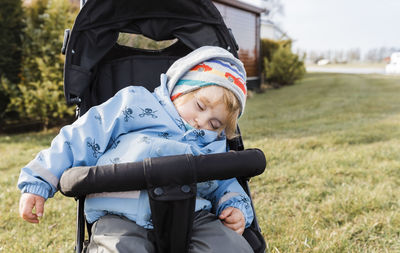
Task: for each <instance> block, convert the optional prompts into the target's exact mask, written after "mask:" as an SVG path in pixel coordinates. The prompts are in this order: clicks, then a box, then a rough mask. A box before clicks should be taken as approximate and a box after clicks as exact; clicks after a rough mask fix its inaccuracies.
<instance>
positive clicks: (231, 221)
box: [219, 207, 246, 235]
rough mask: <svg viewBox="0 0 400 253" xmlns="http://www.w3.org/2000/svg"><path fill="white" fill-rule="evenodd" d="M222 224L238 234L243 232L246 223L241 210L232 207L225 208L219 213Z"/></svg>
mask: <svg viewBox="0 0 400 253" xmlns="http://www.w3.org/2000/svg"><path fill="white" fill-rule="evenodd" d="M219 219H220V220H222V224H224V225H225V226H227V227H228V228H230V229H232V230H233V231H235V232H236V233H238V234H239V235H241V234H243V232H244V227H245V225H246V222H245V219H244V215H243V213H242V211H240V210H239V209H237V208H234V207H228V208H225V209H224V210H223V211H222V212H221V214H220V215H219Z"/></svg>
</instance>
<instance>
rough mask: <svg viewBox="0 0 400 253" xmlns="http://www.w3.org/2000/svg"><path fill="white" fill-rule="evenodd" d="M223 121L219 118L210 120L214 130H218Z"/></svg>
mask: <svg viewBox="0 0 400 253" xmlns="http://www.w3.org/2000/svg"><path fill="white" fill-rule="evenodd" d="M221 125H222V124H221V122H219V120H211V121H210V126H211V128H212V129H214V130H218V129H219V128H220V127H221Z"/></svg>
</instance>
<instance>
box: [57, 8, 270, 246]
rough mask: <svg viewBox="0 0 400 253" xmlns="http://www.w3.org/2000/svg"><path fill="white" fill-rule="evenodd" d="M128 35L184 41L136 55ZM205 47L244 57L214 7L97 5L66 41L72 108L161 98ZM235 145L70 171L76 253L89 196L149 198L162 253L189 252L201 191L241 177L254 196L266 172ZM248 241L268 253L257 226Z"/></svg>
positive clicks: (257, 156)
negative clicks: (141, 89) (134, 89)
mask: <svg viewBox="0 0 400 253" xmlns="http://www.w3.org/2000/svg"><path fill="white" fill-rule="evenodd" d="M120 32H125V33H133V34H143V35H144V36H146V37H148V38H150V39H153V40H155V41H161V40H171V39H175V38H176V39H177V42H175V43H174V44H173V45H171V46H169V47H167V48H164V49H161V50H143V49H138V48H131V47H127V46H122V45H119V44H117V43H116V42H117V38H118V35H119V33H120ZM205 45H212V46H220V47H223V48H225V49H227V50H228V51H230V52H231V53H232V54H233V55H235V56H236V57H237V51H238V46H237V44H236V42H235V39H234V37H233V35H232V33H231V32H230V31H229V29H228V28H227V27H226V26H225V24H224V21H223V19H222V17H221V15H220V13H219V12H218V10H217V9H216V8H215V6H214V5H213V4H212V2H211V0H191V1H188V0H169V1H162V0H146V1H139V0H135V1H133V0H90V1H88V2H87V3H86V4H85V5H84V6H83V8H82V9H81V11H80V13H79V15H78V17H77V19H76V21H75V24H74V27H73V29H72V31H71V32H70V31H68V30H67V31H66V33H65V36H64V45H63V49H62V50H63V53H65V55H66V60H65V67H64V91H65V97H66V100H67V103H68V104H70V105H71V104H76V105H77V114H78V116H79V115H83V114H84V113H85V112H86V111H87V110H88V109H89V108H90V107H92V106H95V105H98V104H100V103H102V102H104V101H106V100H107V99H108V98H110V97H112V96H113V95H114V94H115V93H116V92H117V91H118V90H120V89H122V88H124V87H125V86H127V85H131V84H135V85H141V86H145V87H146V88H147V89H148V90H153V89H154V88H155V87H156V86H157V85H158V83H159V80H158V78H159V76H160V74H161V73H165V72H166V70H167V69H168V68H169V66H170V65H171V64H172V63H173V62H174V61H175V60H177V59H179V58H180V57H183V56H185V55H186V54H188V53H189V52H191V51H192V50H194V49H196V48H199V47H201V46H205ZM149 70H151V71H149ZM124 85H125V86H124ZM238 130H239V129H238ZM228 145H229V148H230V150H236V151H237V152H228V153H224V154H213V155H202V156H196V157H194V156H189V155H178V156H170V157H160V158H148V159H146V160H144V161H143V162H135V163H128V164H117V165H109V166H92V167H79V168H72V169H70V170H68V171H66V172H65V173H64V174H63V176H62V178H61V180H60V185H59V188H60V191H61V192H62V193H63V194H64V195H66V196H69V197H75V198H76V199H77V200H78V207H77V209H78V214H77V240H76V248H75V250H76V252H82V249H83V244H84V238H85V223H86V222H85V217H84V212H83V210H84V208H83V205H84V199H85V195H87V194H89V193H96V192H104V191H110V192H112V191H127V190H142V189H147V190H148V193H149V197H150V206H151V212H152V221H153V225H154V237H155V241H156V245H157V249H158V252H159V253H165V252H171V253H172V252H174V253H175V252H178V253H180V252H187V249H188V245H189V241H190V231H191V227H192V222H193V218H194V215H193V213H194V212H193V211H194V203H195V197H196V183H197V182H203V181H208V180H214V179H227V178H232V177H237V178H238V180H239V182H240V184H241V185H242V186H243V188H244V189H245V191H246V192H247V193H248V195H249V196H250V191H249V187H248V179H249V178H250V177H252V176H255V175H258V174H261V173H262V172H263V171H264V169H265V166H266V161H265V157H264V154H263V153H262V152H261V151H260V150H257V149H254V150H244V147H243V143H242V140H241V138H236V139H234V140H233V141H229V143H228ZM248 161H251V163H249V162H248ZM165 168H167V169H165ZM171 175H174V177H173V178H172V177H171ZM177 175H179V176H178V177H177ZM86 225H87V226H88V229H87V230H88V232H89V234H90V225H89V224H86ZM243 236H244V237H245V238H246V240H247V241H248V242H249V244H250V245H251V246H252V248H253V249H254V252H264V251H265V241H264V239H263V237H262V235H261V232H260V228H259V225H258V223H257V219H256V218H255V219H254V221H253V223H252V225H251V227H249V228H247V229H246V230H245V232H244V234H243ZM89 238H90V236H89Z"/></svg>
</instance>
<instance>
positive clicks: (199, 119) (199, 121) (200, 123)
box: [196, 116, 207, 129]
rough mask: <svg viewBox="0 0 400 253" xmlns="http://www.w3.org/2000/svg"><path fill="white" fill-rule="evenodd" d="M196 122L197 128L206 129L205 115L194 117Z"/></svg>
mask: <svg viewBox="0 0 400 253" xmlns="http://www.w3.org/2000/svg"><path fill="white" fill-rule="evenodd" d="M196 124H197V128H199V129H206V127H207V119H206V117H201V116H199V117H197V118H196Z"/></svg>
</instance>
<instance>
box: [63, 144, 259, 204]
mask: <svg viewBox="0 0 400 253" xmlns="http://www.w3.org/2000/svg"><path fill="white" fill-rule="evenodd" d="M149 166H151V170H152V176H151V177H152V184H153V187H154V186H160V187H161V186H167V185H171V184H175V185H185V184H190V183H192V182H191V180H192V179H190V178H189V177H185V176H183V177H179V175H185V174H187V173H185V172H187V170H188V168H190V167H191V168H193V169H194V171H195V174H196V176H197V182H205V181H210V180H222V179H229V178H233V177H239V178H249V177H253V176H256V175H260V174H261V173H263V172H264V170H265V167H266V160H265V156H264V153H263V152H262V151H261V150H259V149H247V150H244V151H231V152H226V153H219V154H209V155H199V156H193V155H176V156H165V157H156V158H147V159H145V160H144V161H142V162H133V163H121V164H111V165H104V166H85V167H74V168H71V169H69V170H67V171H65V172H64V173H63V175H62V177H61V179H60V183H59V190H60V191H61V192H62V193H63V194H64V195H66V196H68V197H82V196H85V195H87V194H90V193H99V192H116V191H132V190H142V189H146V188H147V185H146V175H145V171H146V167H147V168H148V167H149Z"/></svg>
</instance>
